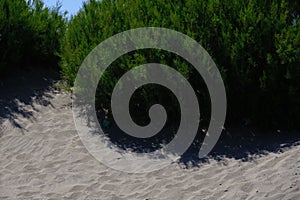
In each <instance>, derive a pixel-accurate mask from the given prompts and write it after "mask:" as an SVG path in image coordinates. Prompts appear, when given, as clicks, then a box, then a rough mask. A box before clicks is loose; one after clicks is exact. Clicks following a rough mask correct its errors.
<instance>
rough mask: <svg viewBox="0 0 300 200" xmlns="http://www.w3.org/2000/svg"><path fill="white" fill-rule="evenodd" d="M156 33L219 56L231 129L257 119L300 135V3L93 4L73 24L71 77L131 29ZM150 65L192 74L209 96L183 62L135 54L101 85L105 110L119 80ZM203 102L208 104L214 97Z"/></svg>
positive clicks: (67, 43)
mask: <svg viewBox="0 0 300 200" xmlns="http://www.w3.org/2000/svg"><path fill="white" fill-rule="evenodd" d="M150 26H155V27H165V28H170V29H173V30H177V31H180V32H182V33H185V34H187V35H188V36H190V37H192V38H193V39H195V40H196V41H197V42H199V44H201V45H202V46H203V47H204V48H205V49H206V50H207V51H208V53H209V54H210V55H211V56H212V57H213V59H214V61H215V62H216V64H217V66H218V67H219V70H220V71H221V73H222V76H223V79H224V82H225V86H226V90H227V97H228V112H227V113H228V121H227V123H228V124H234V123H240V121H241V119H250V120H251V121H252V122H253V124H254V125H259V126H260V127H267V128H272V129H275V128H296V127H298V128H299V124H300V123H299V120H300V118H299V117H300V107H299V105H300V91H299V86H300V83H299V80H300V79H299V76H300V70H299V66H300V65H299V64H300V63H299V62H300V61H299V58H300V57H299V49H300V48H299V43H300V35H299V34H300V24H299V3H296V2H295V1H285V0H281V1H279V0H272V1H261V0H252V1H243V0H223V1H221V0H209V1H197V0H187V1H180V0H175V1H171V0H170V1H165V0H153V1H143V0H137V1H129V0H115V1H111V0H103V1H95V0H90V1H88V2H87V3H85V4H84V5H83V8H82V9H81V10H80V11H79V13H78V14H77V15H76V16H74V17H73V18H72V19H71V21H70V23H69V26H68V30H67V33H66V35H65V38H64V41H63V43H62V51H61V54H60V56H61V59H62V62H61V67H62V71H63V74H64V76H65V78H66V79H67V80H68V81H69V83H70V85H72V84H73V81H74V79H75V77H76V73H77V70H78V69H79V66H80V64H81V63H82V61H83V59H84V58H85V57H86V56H87V55H88V53H89V52H90V51H91V50H92V49H93V48H94V47H95V46H97V45H98V44H99V43H100V42H102V41H104V40H105V39H107V38H109V37H111V36H113V35H114V34H116V33H120V32H122V31H126V30H128V29H132V28H138V27H150ZM162 53H163V54H164V55H165V56H162ZM150 61H156V62H159V63H164V64H167V65H169V66H175V68H176V69H177V70H179V71H181V72H185V73H184V74H185V75H186V77H187V78H188V80H189V82H191V83H192V85H193V87H194V88H195V90H199V91H206V89H205V86H203V82H202V80H201V78H200V77H199V76H198V75H197V74H196V73H195V71H194V70H193V69H192V67H191V66H189V64H188V63H186V62H185V61H184V60H182V59H180V58H178V57H176V56H175V55H172V54H169V53H166V52H161V51H136V52H134V53H132V54H128V55H125V56H122V57H120V58H119V59H118V60H117V61H116V62H114V63H113V64H112V65H111V67H110V69H109V70H108V71H107V72H106V74H105V76H104V78H102V79H101V80H100V85H101V86H100V87H101V90H99V93H97V95H98V96H97V97H98V99H101V103H100V102H98V106H99V107H100V108H102V109H103V108H109V106H110V105H109V103H110V94H111V92H112V88H113V85H114V83H115V82H116V81H117V79H118V77H120V76H121V75H122V74H123V73H125V72H126V71H127V70H129V69H131V68H133V67H135V66H138V65H140V64H144V63H148V62H150ZM158 91H160V90H158ZM160 94H163V92H160ZM199 96H203V98H204V99H207V98H208V95H207V94H199ZM141 98H143V99H144V100H146V101H145V102H152V100H151V101H147V100H149V99H155V97H154V95H152V93H149V92H148V93H147V92H144V93H142V95H141ZM174 105H175V104H174ZM206 107H209V101H208V103H207V106H206ZM201 108H202V107H201ZM174 109H175V108H174ZM171 110H172V109H171ZM208 110H209V109H208Z"/></svg>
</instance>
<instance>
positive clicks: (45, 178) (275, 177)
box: [0, 89, 300, 200]
mask: <svg viewBox="0 0 300 200" xmlns="http://www.w3.org/2000/svg"><path fill="white" fill-rule="evenodd" d="M0 92H1V95H2V94H3V90H2V91H0ZM26 95H28V94H26ZM6 98H12V97H6ZM11 101H14V105H16V108H18V109H16V108H14V109H12V110H10V112H11V113H9V112H8V108H6V109H4V107H2V110H1V112H2V115H1V120H0V123H1V125H0V132H1V134H0V135H1V136H0V199H101V200H105V199H115V200H116V199H124V200H128V199H130V200H131V199H143V200H145V199H149V200H152V199H166V200H167V199H168V200H169V199H171V200H176V199H178V200H182V199H186V200H192V199H195V200H198V199H286V200H287V199H295V200H296V199H300V157H299V153H300V146H299V145H294V146H292V147H289V148H283V149H282V150H281V152H280V153H267V154H266V155H263V156H261V157H259V158H256V159H253V160H251V161H246V162H244V161H242V160H239V159H234V158H223V159H221V160H219V161H216V160H214V159H209V160H208V161H207V162H205V163H202V164H201V165H200V167H192V168H190V169H186V168H184V167H183V166H182V165H181V164H178V163H174V164H172V165H171V166H170V167H168V168H166V169H162V170H159V171H156V172H151V173H148V174H125V173H122V172H118V171H114V170H111V169H109V168H107V167H106V166H104V165H102V164H101V163H99V162H98V161H96V160H95V159H94V158H93V157H92V156H91V155H90V154H89V153H88V152H87V150H86V149H85V147H84V146H83V144H82V143H81V141H80V139H79V136H78V134H77V133H76V130H75V127H74V122H73V118H72V111H71V104H70V103H71V97H70V94H68V93H65V92H59V91H56V90H54V89H49V90H46V91H44V92H43V93H42V94H40V95H37V96H35V95H32V98H31V100H30V103H28V102H27V103H26V102H24V101H22V100H20V98H19V100H18V97H15V96H14V97H13V99H11V100H10V101H8V100H7V99H6V100H2V102H1V103H2V104H1V105H2V106H5V104H6V107H7V106H9V105H10V106H11V104H10V102H11ZM4 111H5V112H4ZM3 113H5V114H3Z"/></svg>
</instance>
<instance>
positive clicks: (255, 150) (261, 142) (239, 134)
mask: <svg viewBox="0 0 300 200" xmlns="http://www.w3.org/2000/svg"><path fill="white" fill-rule="evenodd" d="M101 120H102V118H100V119H99V122H101ZM166 127H168V128H164V129H163V130H162V131H161V132H160V133H159V134H157V135H156V136H154V137H152V138H149V139H137V138H133V137H131V136H129V135H127V134H126V133H124V132H123V131H121V130H120V129H119V128H118V127H117V125H116V124H115V123H114V122H113V124H112V127H111V128H109V129H107V130H106V133H105V134H106V136H107V137H108V138H109V139H110V141H111V142H112V143H113V144H114V145H115V146H118V147H119V148H121V149H123V150H130V151H133V152H137V153H140V152H152V151H155V150H157V149H159V148H160V147H161V145H162V144H166V143H168V142H170V141H171V140H172V138H173V137H174V136H175V134H170V133H171V132H176V131H175V130H176V129H177V127H176V126H171V125H170V124H168V125H167V126H166ZM102 128H103V127H102ZM103 129H104V128H103ZM203 139H204V133H202V132H201V133H198V134H197V136H196V138H195V140H194V142H193V144H192V145H191V146H190V148H189V149H188V150H187V151H186V152H185V153H184V154H183V155H182V156H181V158H180V160H179V164H181V165H182V166H184V167H185V168H191V167H199V166H201V164H204V163H207V162H210V159H213V160H216V161H220V162H221V161H222V160H223V159H224V158H233V159H236V160H240V161H242V162H251V161H255V159H256V158H259V157H261V156H263V155H267V154H269V153H281V152H284V151H285V150H287V149H288V148H292V147H294V146H298V145H300V131H290V132H281V131H279V130H278V131H274V132H270V131H269V132H263V131H257V130H256V131H255V130H251V129H250V128H247V127H244V126H239V127H235V128H230V129H228V130H224V131H223V132H222V134H221V137H220V138H219V140H218V142H217V144H216V145H215V147H214V148H213V150H212V151H211V152H210V154H209V155H208V156H207V157H206V158H202V159H199V157H198V153H199V150H200V147H201V144H202V141H203Z"/></svg>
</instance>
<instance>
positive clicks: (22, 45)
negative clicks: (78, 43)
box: [0, 0, 66, 74]
mask: <svg viewBox="0 0 300 200" xmlns="http://www.w3.org/2000/svg"><path fill="white" fill-rule="evenodd" d="M0 22H1V23H0V55H1V57H0V74H1V73H3V72H4V71H5V70H6V71H7V70H11V71H13V70H14V69H15V68H23V67H25V66H31V67H42V66H44V65H47V66H51V67H53V66H58V65H57V64H58V61H59V57H58V56H57V55H56V53H57V51H58V50H59V49H60V42H61V41H60V40H61V39H62V37H63V36H64V33H65V29H66V19H65V17H64V14H62V13H60V11H59V7H56V8H53V9H49V8H47V7H45V6H44V4H43V2H42V1H41V0H33V1H25V0H1V1H0ZM1 71H2V72H1Z"/></svg>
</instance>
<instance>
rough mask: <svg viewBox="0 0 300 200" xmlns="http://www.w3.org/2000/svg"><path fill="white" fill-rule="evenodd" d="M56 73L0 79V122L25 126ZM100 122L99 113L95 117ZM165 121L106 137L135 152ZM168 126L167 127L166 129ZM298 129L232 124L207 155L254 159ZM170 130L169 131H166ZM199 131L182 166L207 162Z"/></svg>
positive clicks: (46, 97)
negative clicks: (144, 134) (145, 132)
mask: <svg viewBox="0 0 300 200" xmlns="http://www.w3.org/2000/svg"><path fill="white" fill-rule="evenodd" d="M58 80H59V75H58V74H57V73H55V72H53V71H47V70H46V71H45V70H43V71H38V72H37V71H32V72H22V71H20V72H16V73H14V75H13V76H10V77H7V78H5V79H1V80H0V124H1V123H2V122H3V121H4V120H5V119H8V120H9V121H10V122H11V123H12V124H13V126H15V127H18V128H20V129H25V128H24V127H22V126H21V125H20V123H18V121H17V118H18V116H20V115H21V116H23V117H26V118H29V119H33V120H34V116H33V112H34V111H37V108H35V107H34V104H39V105H43V106H52V107H53V105H52V104H51V99H52V98H53V97H52V96H51V92H50V91H51V90H53V83H55V82H56V81H58ZM99 122H100V123H101V117H100V118H99ZM170 124H171V123H168V124H167V125H166V127H168V128H165V129H163V131H162V132H161V133H159V134H158V135H157V136H155V137H153V138H150V139H137V138H133V137H130V136H129V135H127V134H125V133H123V132H122V131H121V130H120V129H118V127H117V126H116V125H114V124H113V125H112V127H111V128H110V129H109V130H107V133H106V135H107V137H108V138H109V139H110V141H111V142H112V143H113V144H114V145H116V146H118V147H119V148H122V149H124V150H125V149H126V150H128V149H131V150H132V151H135V152H149V151H153V150H156V149H158V148H160V147H161V145H162V144H167V143H169V142H170V141H171V140H172V138H173V137H174V135H175V134H173V133H175V132H176V130H177V128H178V126H176V125H175V126H172V125H170ZM170 130H171V131H170ZM299 132H300V131H298V132H297V131H294V132H279V131H278V132H277V131H275V132H270V133H265V132H264V133H263V132H259V131H252V130H251V129H249V128H245V127H242V126H241V127H236V128H231V129H228V130H225V131H223V133H222V135H221V137H220V139H219V140H218V143H217V144H216V146H215V147H214V149H213V150H212V151H211V152H210V154H209V155H208V158H210V159H215V160H217V161H222V159H223V158H233V159H237V160H241V161H254V160H255V158H257V157H260V156H263V155H265V154H268V153H279V152H282V151H284V150H286V149H288V148H292V147H293V146H297V145H300V133H299ZM170 133H171V134H170ZM203 135H204V134H203V133H201V134H200V133H199V134H198V136H197V137H196V139H195V141H194V143H193V145H192V146H191V147H190V148H189V149H188V150H187V151H186V153H185V154H184V155H183V156H182V157H181V159H180V161H179V163H180V164H183V166H185V167H197V166H200V165H201V164H202V163H206V162H209V159H208V158H205V159H199V158H198V152H199V149H200V147H201V141H203Z"/></svg>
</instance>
